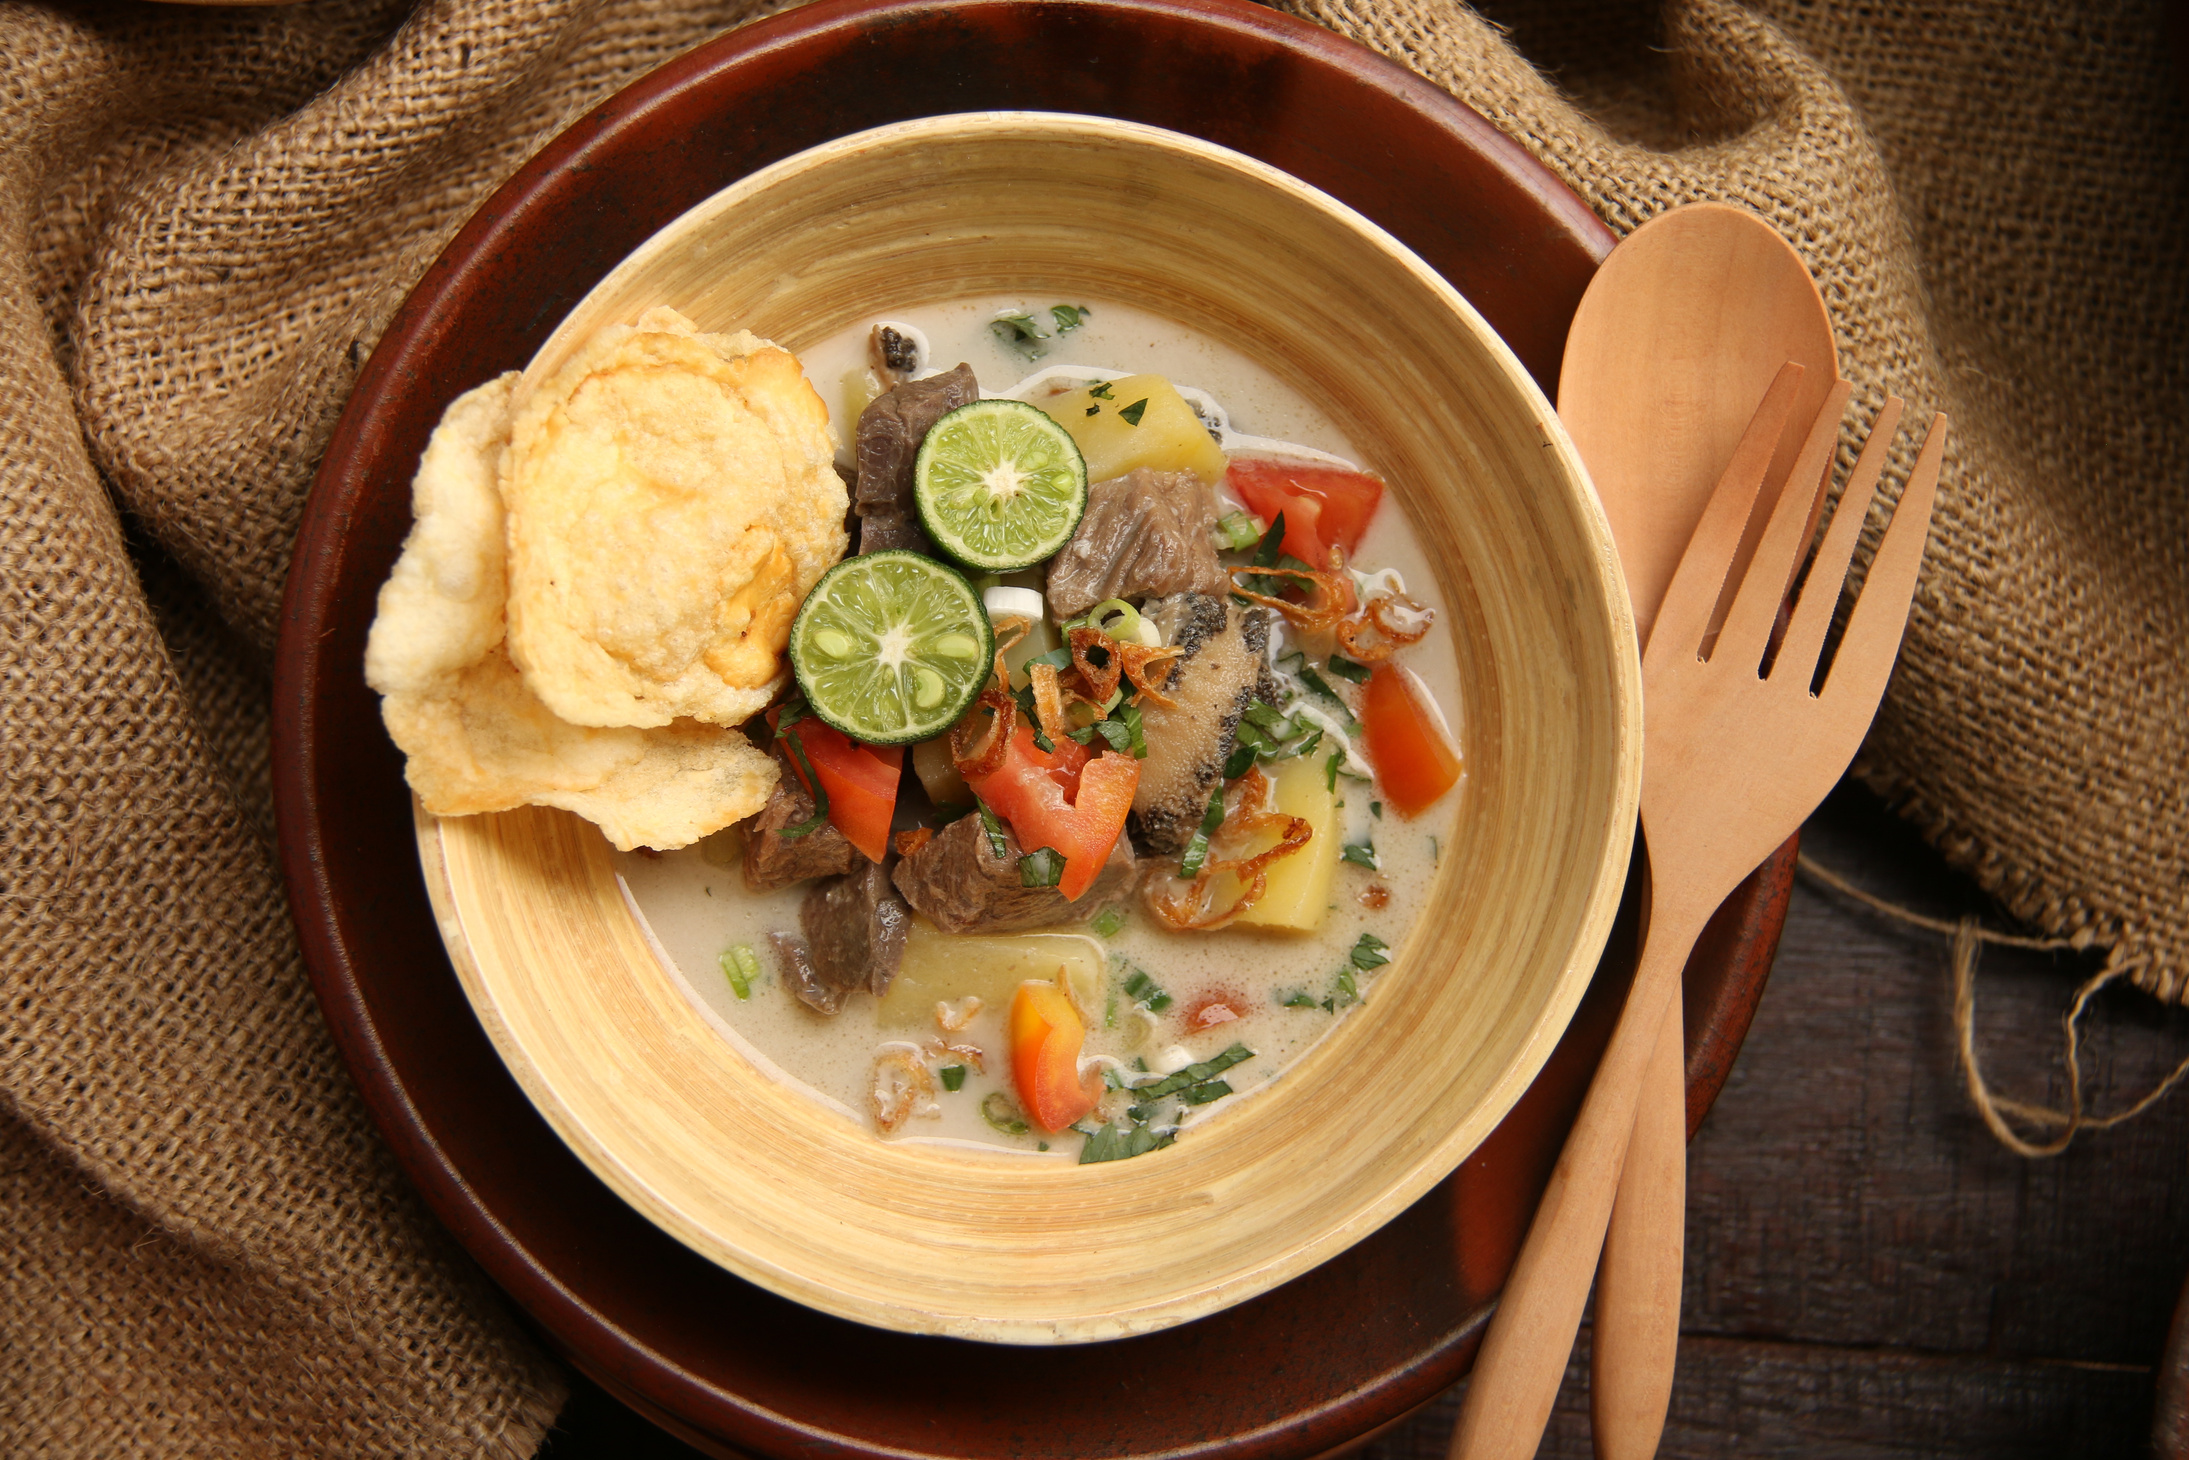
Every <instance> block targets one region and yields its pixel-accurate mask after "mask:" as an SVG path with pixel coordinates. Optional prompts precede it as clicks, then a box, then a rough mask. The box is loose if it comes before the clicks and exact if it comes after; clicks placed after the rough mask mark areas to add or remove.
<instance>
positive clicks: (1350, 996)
mask: <svg viewBox="0 0 2189 1460" xmlns="http://www.w3.org/2000/svg"><path fill="white" fill-rule="evenodd" d="M1360 999H1361V986H1360V985H1359V984H1358V983H1357V982H1355V981H1354V978H1353V970H1352V969H1350V968H1341V969H1339V970H1338V973H1337V977H1335V978H1333V979H1331V980H1330V997H1329V998H1327V999H1324V1000H1323V1008H1324V1009H1326V1010H1328V1011H1329V1012H1330V1013H1333V1014H1335V1013H1337V1012H1338V1010H1340V1009H1342V1008H1344V1007H1345V1006H1346V1005H1348V1004H1357V1003H1359V1002H1360Z"/></svg>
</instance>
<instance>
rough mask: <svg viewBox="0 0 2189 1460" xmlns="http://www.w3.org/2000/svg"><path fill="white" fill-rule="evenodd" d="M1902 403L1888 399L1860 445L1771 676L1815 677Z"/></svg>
mask: <svg viewBox="0 0 2189 1460" xmlns="http://www.w3.org/2000/svg"><path fill="white" fill-rule="evenodd" d="M1902 405H1903V403H1902V401H1901V399H1900V397H1899V396H1897V395H1892V396H1887V397H1886V398H1885V406H1884V409H1882V410H1880V411H1879V412H1878V413H1877V419H1876V420H1875V421H1873V422H1871V423H1870V439H1869V440H1867V441H1865V442H1863V443H1862V455H1861V457H1860V458H1859V459H1858V460H1856V462H1855V469H1854V473H1853V475H1851V476H1849V477H1848V478H1847V486H1846V489H1845V490H1844V491H1842V492H1841V493H1840V494H1839V509H1838V510H1837V511H1835V512H1834V513H1833V514H1832V525H1831V527H1830V528H1829V529H1828V530H1827V531H1826V532H1825V534H1824V542H1823V543H1822V544H1821V545H1820V546H1819V547H1818V548H1817V560H1816V562H1815V563H1813V564H1811V565H1810V568H1809V581H1808V583H1807V584H1806V585H1805V586H1804V587H1803V588H1802V592H1801V598H1800V600H1799V601H1798V602H1797V603H1795V605H1794V618H1793V622H1792V623H1790V624H1788V625H1787V626H1786V640H1785V642H1784V643H1782V644H1781V645H1780V646H1779V655H1778V659H1777V660H1776V661H1775V662H1774V663H1773V665H1772V668H1771V674H1772V677H1773V678H1777V677H1778V676H1779V675H1780V674H1782V673H1784V674H1788V675H1793V674H1799V675H1800V676H1801V677H1802V678H1803V679H1804V680H1805V681H1806V680H1807V679H1808V678H1810V677H1812V676H1813V675H1814V674H1815V673H1816V667H1817V654H1818V652H1819V651H1820V650H1821V649H1822V648H1823V647H1824V635H1825V631H1826V630H1828V629H1829V628H1831V626H1832V610H1833V609H1834V608H1837V607H1838V606H1839V590H1840V588H1841V587H1842V586H1843V585H1844V584H1845V583H1846V581H1847V564H1848V563H1849V562H1850V561H1852V560H1853V558H1854V555H1855V543H1856V542H1857V541H1859V540H1860V539H1861V537H1862V521H1863V519H1864V518H1865V517H1867V516H1868V515H1869V510H1870V498H1871V497H1872V496H1873V495H1874V494H1875V493H1876V491H1877V479H1878V477H1879V476H1880V475H1882V474H1883V472H1884V470H1885V456H1886V453H1887V452H1889V451H1890V450H1891V449H1892V444H1893V437H1894V436H1895V435H1897V434H1898V433H1899V431H1900V413H1901V409H1902Z"/></svg>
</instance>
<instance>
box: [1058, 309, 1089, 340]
mask: <svg viewBox="0 0 2189 1460" xmlns="http://www.w3.org/2000/svg"><path fill="white" fill-rule="evenodd" d="M1093 313H1094V311H1093V310H1091V309H1089V308H1088V307H1087V306H1086V305H1084V304H1052V305H1050V306H1049V318H1051V319H1053V320H1055V321H1056V332H1057V333H1058V334H1060V335H1066V334H1070V333H1071V332H1072V331H1073V330H1076V329H1078V328H1079V327H1080V326H1081V325H1083V324H1085V323H1086V322H1087V316H1088V315H1090V314H1093Z"/></svg>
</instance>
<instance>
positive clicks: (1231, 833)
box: [1147, 766, 1315, 933]
mask: <svg viewBox="0 0 2189 1460" xmlns="http://www.w3.org/2000/svg"><path fill="white" fill-rule="evenodd" d="M1237 790H1238V795H1239V799H1238V801H1237V802H1236V803H1234V804H1233V805H1232V807H1231V809H1230V810H1229V811H1227V812H1226V813H1225V815H1224V820H1223V824H1222V825H1221V826H1219V827H1218V828H1217V829H1216V833H1215V835H1214V836H1212V837H1210V838H1209V843H1210V849H1211V853H1212V854H1211V856H1210V857H1209V859H1208V860H1207V861H1206V862H1204V863H1203V864H1202V866H1201V870H1200V872H1199V873H1198V874H1196V875H1195V877H1194V879H1193V883H1192V885H1191V886H1189V887H1188V888H1187V889H1186V891H1185V894H1184V895H1183V896H1181V897H1172V896H1170V894H1169V891H1168V888H1169V884H1171V883H1172V882H1175V881H1177V880H1178V879H1177V878H1176V877H1153V878H1150V879H1149V881H1148V891H1147V900H1148V907H1149V908H1150V910H1152V911H1153V912H1154V913H1155V915H1156V917H1157V918H1158V919H1160V920H1161V921H1162V923H1163V925H1164V926H1165V927H1168V928H1173V929H1175V930H1177V931H1179V932H1182V933H1183V932H1213V931H1214V930H1216V929H1218V928H1223V927H1229V926H1230V925H1231V923H1232V922H1233V921H1235V920H1236V919H1237V918H1238V916H1239V915H1240V914H1241V913H1243V912H1245V911H1246V910H1247V909H1248V908H1250V907H1252V906H1254V904H1255V903H1257V902H1259V901H1261V899H1262V894H1263V893H1265V892H1267V891H1268V890H1269V867H1270V864H1271V863H1273V862H1276V861H1279V860H1281V859H1282V858H1285V857H1289V856H1291V855H1292V854H1293V853H1294V852H1297V851H1300V850H1302V849H1303V848H1305V847H1306V846H1307V844H1308V842H1309V841H1310V840H1312V839H1313V838H1314V835H1315V829H1314V827H1313V826H1311V825H1310V824H1309V823H1308V822H1307V820H1306V819H1305V818H1304V817H1299V816H1287V815H1285V814H1284V813H1283V812H1281V811H1276V810H1273V809H1271V806H1270V793H1271V787H1270V784H1269V778H1268V777H1267V776H1264V775H1263V774H1262V768H1261V767H1260V766H1254V767H1251V768H1249V769H1248V771H1247V773H1246V774H1245V775H1243V776H1241V777H1240V778H1239V781H1238V785H1237ZM1265 832H1276V833H1277V842H1276V844H1275V845H1274V846H1272V847H1270V848H1268V849H1267V850H1266V851H1261V852H1257V853H1255V854H1254V855H1253V856H1251V857H1224V858H1219V857H1217V856H1215V855H1213V852H1214V849H1215V847H1216V846H1217V845H1218V844H1220V843H1228V844H1230V845H1233V846H1237V845H1241V844H1242V843H1246V842H1249V841H1251V840H1252V839H1253V838H1254V837H1256V836H1258V835H1260V834H1262V833H1265ZM1220 872H1229V873H1230V874H1231V875H1232V877H1233V878H1234V879H1235V880H1236V881H1237V882H1238V883H1239V884H1240V891H1239V895H1238V897H1236V898H1235V899H1234V900H1233V901H1232V903H1231V905H1230V906H1229V907H1226V908H1223V909H1221V910H1219V909H1217V908H1214V907H1211V906H1210V905H1209V900H1210V899H1209V893H1210V888H1211V886H1212V884H1213V883H1214V882H1215V880H1216V876H1217V874H1218V873H1220Z"/></svg>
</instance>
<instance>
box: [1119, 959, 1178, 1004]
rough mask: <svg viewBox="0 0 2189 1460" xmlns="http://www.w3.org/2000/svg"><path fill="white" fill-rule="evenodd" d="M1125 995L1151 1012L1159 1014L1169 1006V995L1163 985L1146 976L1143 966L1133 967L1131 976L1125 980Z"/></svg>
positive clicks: (1146, 972)
mask: <svg viewBox="0 0 2189 1460" xmlns="http://www.w3.org/2000/svg"><path fill="white" fill-rule="evenodd" d="M1125 997H1127V998H1129V999H1131V1000H1132V1001H1133V1002H1134V1003H1136V1004H1138V1005H1140V1007H1141V1008H1143V1009H1146V1010H1147V1011H1148V1012H1149V1013H1151V1014H1160V1013H1162V1012H1163V1011H1164V1010H1165V1009H1168V1008H1169V1007H1170V1006H1171V996H1170V994H1169V993H1167V992H1166V991H1165V990H1164V988H1163V986H1162V985H1161V984H1159V983H1157V982H1156V981H1155V980H1154V979H1152V978H1150V977H1148V971H1147V970H1146V969H1144V968H1135V969H1133V971H1132V977H1130V978H1128V979H1126V980H1125Z"/></svg>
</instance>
